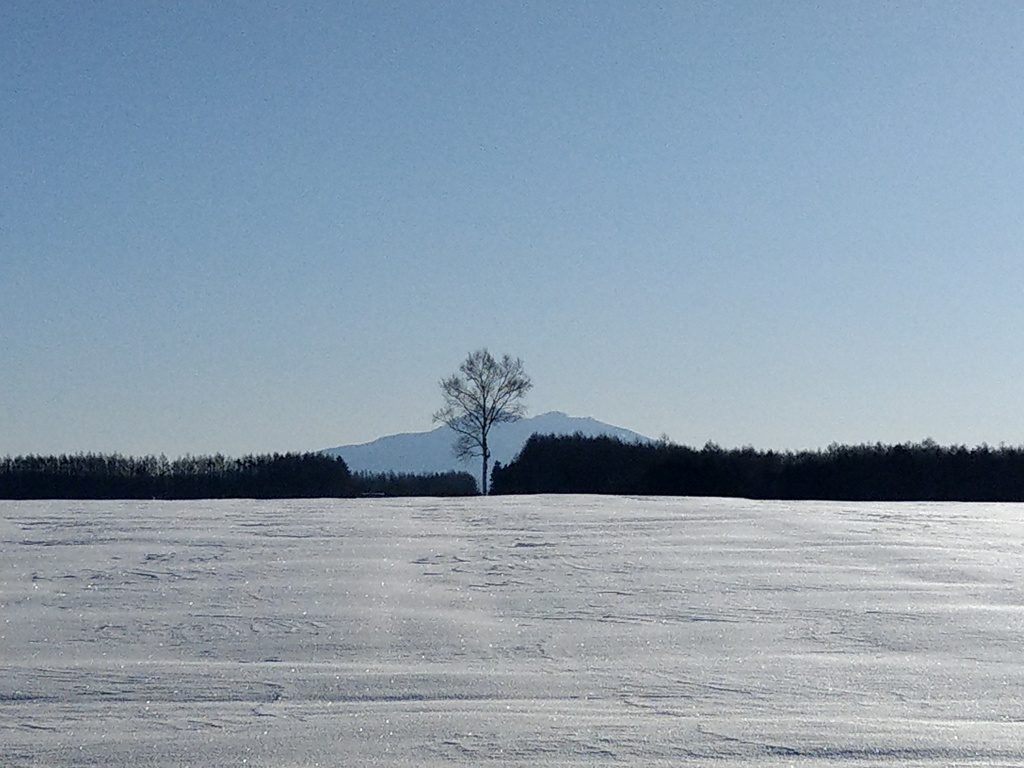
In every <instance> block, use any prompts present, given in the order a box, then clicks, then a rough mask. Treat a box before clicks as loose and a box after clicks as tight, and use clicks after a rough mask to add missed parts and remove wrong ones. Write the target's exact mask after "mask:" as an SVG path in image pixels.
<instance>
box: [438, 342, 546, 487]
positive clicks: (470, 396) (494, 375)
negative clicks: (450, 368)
mask: <svg viewBox="0 0 1024 768" xmlns="http://www.w3.org/2000/svg"><path fill="white" fill-rule="evenodd" d="M532 387H533V382H531V381H530V377H529V376H527V375H526V373H525V371H523V361H522V360H520V359H519V358H518V357H517V358H516V359H514V360H513V359H512V358H511V357H509V356H508V355H505V356H504V357H502V358H501V360H500V361H499V360H495V359H494V358H493V357H492V356H491V353H490V352H488V351H487V350H486V349H478V350H477V351H476V352H473V353H472V354H470V355H469V356H468V357H467V358H466V360H465V362H463V364H462V365H460V366H459V373H457V374H455V375H453V376H449V377H448V378H447V379H442V380H441V394H442V395H444V403H445V404H444V408H442V409H441V410H439V411H438V412H437V413H435V414H434V421H436V422H441V423H443V424H447V425H448V426H449V427H451V428H452V429H453V430H454V431H455V434H456V435H457V436H458V437H457V439H456V441H455V445H454V452H455V455H456V457H458V458H459V459H463V460H464V459H469V458H472V457H474V456H479V457H480V458H481V459H482V460H483V468H482V470H481V474H480V489H481V491H482V492H483V495H484V496H486V495H487V464H488V462H489V461H490V458H491V452H490V450H489V449H488V447H487V438H488V435H489V434H490V431H491V427H493V426H494V425H495V424H501V423H504V422H509V421H518V420H519V419H520V418H522V416H523V414H524V413H526V406H524V405H523V403H522V398H523V396H524V395H525V394H526V393H527V392H528V391H529V390H530V389H531V388H532Z"/></svg>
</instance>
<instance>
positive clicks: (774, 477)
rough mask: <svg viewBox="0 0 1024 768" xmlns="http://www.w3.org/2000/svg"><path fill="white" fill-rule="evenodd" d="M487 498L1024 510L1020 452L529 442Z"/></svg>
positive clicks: (499, 472)
mask: <svg viewBox="0 0 1024 768" xmlns="http://www.w3.org/2000/svg"><path fill="white" fill-rule="evenodd" d="M491 484H492V493H495V494H512V493H599V494H640V495H669V496H676V495H685V496H737V497H744V498H751V499H825V500H849V501H1024V448H1020V447H1017V448H1010V447H999V448H991V447H989V446H986V445H982V446H979V447H976V448H970V449H969V448H966V447H964V446H953V447H942V446H939V445H937V444H936V443H934V442H933V441H930V440H927V441H924V442H922V443H905V444H901V445H882V444H881V443H876V444H874V445H855V446H842V445H832V446H830V447H829V448H827V449H825V450H821V451H801V452H796V453H792V452H776V451H758V450H755V449H753V448H740V449H732V450H726V449H723V448H720V447H718V446H716V445H714V444H712V443H709V444H708V445H706V446H704V448H703V449H694V448H689V447H686V446H680V445H674V444H671V443H668V442H659V443H626V442H622V441H621V440H618V439H617V438H613V437H585V436H583V435H579V434H577V435H570V436H554V435H548V436H542V435H534V436H533V437H531V438H530V439H529V440H528V441H527V443H526V445H525V446H524V447H523V450H522V451H521V452H520V453H519V455H518V456H517V457H516V459H515V460H513V461H512V462H510V463H509V464H508V465H507V466H496V467H495V468H494V472H493V474H492V479H491Z"/></svg>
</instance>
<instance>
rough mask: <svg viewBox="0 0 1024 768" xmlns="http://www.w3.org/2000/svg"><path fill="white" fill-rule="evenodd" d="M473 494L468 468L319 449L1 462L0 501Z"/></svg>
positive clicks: (83, 456) (77, 456)
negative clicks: (372, 469) (410, 467)
mask: <svg viewBox="0 0 1024 768" xmlns="http://www.w3.org/2000/svg"><path fill="white" fill-rule="evenodd" d="M475 493H477V485H476V480H475V479H474V478H473V477H472V475H470V474H468V473H466V472H448V473H435V474H428V475H415V474H401V475H399V474H395V473H386V474H374V473H357V474H353V473H351V472H350V471H349V468H348V465H347V464H346V463H345V461H344V460H343V459H342V458H340V457H336V456H328V455H325V454H321V453H284V454H281V453H274V454H266V455H259V456H255V455H253V456H243V457H241V458H230V457H226V456H223V455H221V454H216V455H213V456H185V457H183V458H178V459H173V460H170V459H168V458H167V457H165V456H159V457H157V456H143V457H134V456H122V455H120V454H98V453H79V454H74V455H67V454H64V455H60V456H34V455H33V456H17V457H7V458H3V459H0V498H3V499H227V498H252V499H272V498H328V497H333V498H344V497H352V496H361V495H365V496H466V495H472V494H475Z"/></svg>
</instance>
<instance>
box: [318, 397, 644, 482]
mask: <svg viewBox="0 0 1024 768" xmlns="http://www.w3.org/2000/svg"><path fill="white" fill-rule="evenodd" d="M535 432H537V433H540V434H543V435H572V434H575V433H577V432H579V433H581V434H583V435H585V436H587V437H597V436H599V435H610V436H612V437H618V438H620V439H621V440H624V441H626V442H634V441H640V442H650V438H649V437H645V436H644V435H641V434H639V433H638V432H634V431H632V430H630V429H624V428H623V427H616V426H613V425H611V424H605V423H604V422H602V421H598V420H597V419H592V418H589V417H585V416H568V415H566V414H564V413H562V412H561V411H549V412H548V413H542V414H540V415H539V416H533V417H531V418H528V419H520V420H519V421H515V422H512V423H511V424H498V425H496V426H495V427H494V428H493V430H492V431H491V439H490V444H491V463H492V465H493V463H494V462H495V461H500V462H501V463H502V464H508V462H510V461H511V460H512V459H513V458H515V456H516V454H517V453H519V451H520V449H522V447H523V445H524V444H525V443H526V441H527V440H528V439H529V437H530V435H532V434H534V433H535ZM454 442H455V434H454V433H453V432H452V430H451V429H449V428H448V427H438V428H437V429H433V430H431V431H429V432H405V433H402V434H398V435H388V436H387V437H381V438H378V439H377V440H374V441H372V442H369V443H360V444H357V445H339V446H337V447H335V448H325V449H324V450H323V451H321V453H325V454H328V455H330V456H341V457H342V458H343V459H344V460H345V463H346V464H348V468H349V470H351V471H352V472H417V473H419V472H450V471H453V470H454V471H463V470H464V471H467V472H470V473H472V474H473V475H474V476H476V475H478V474H479V472H480V465H479V460H478V459H473V460H472V461H470V462H460V461H459V460H458V459H456V458H455V457H454V456H453V455H452V444H453V443H454Z"/></svg>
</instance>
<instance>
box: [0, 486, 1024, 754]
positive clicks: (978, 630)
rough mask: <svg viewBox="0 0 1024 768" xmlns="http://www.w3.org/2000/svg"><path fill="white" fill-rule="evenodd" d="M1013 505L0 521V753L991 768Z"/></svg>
mask: <svg viewBox="0 0 1024 768" xmlns="http://www.w3.org/2000/svg"><path fill="white" fill-rule="evenodd" d="M1022 516H1024V507H1022V506H1020V505H981V504H974V505H968V504H848V503H847V504H838V503H789V502H747V501H742V500H735V499H730V500H722V499H627V498H609V497H601V498H597V497H505V498H474V499H467V500H457V501H455V500H453V501H449V500H422V499H417V500H402V501H392V500H340V501H285V502H280V501H267V502H250V501H218V502H152V503H117V502H114V503H111V502H83V503H68V502H53V503H46V502H43V503H40V502H2V503H0V765H3V766H8V767H17V768H27V767H28V766H42V765H45V766H138V765H145V766H180V765H204V766H229V765H230V766H238V765H243V764H245V765H248V766H285V765H286V766H315V765H353V766H358V765H388V766H442V765H444V766H448V765H466V766H469V765H472V766H479V765H508V766H517V765H520V766H540V765H543V766H594V765H608V766H624V765H631V766H651V765H664V766H669V765H715V766H724V767H727V768H728V767H732V766H736V767H738V766H749V765H758V766H877V765H885V766H950V765H978V766H980V765H985V766H1011V765H1014V766H1017V765H1021V764H1024V723H1022V718H1024V709H1022V696H1024V694H1022V692H1024V643H1022V642H1021V638H1022V637H1024V567H1022V565H1024V561H1022V555H1021V553H1022V545H1024V526H1021V523H1020V521H1021V518H1022Z"/></svg>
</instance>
